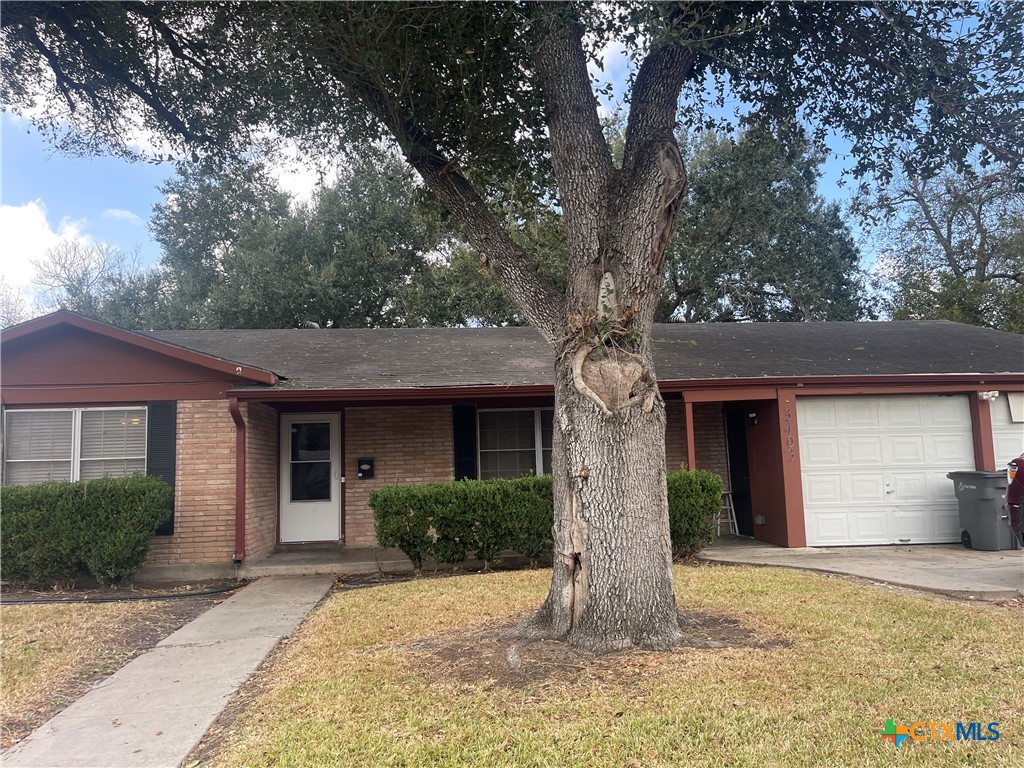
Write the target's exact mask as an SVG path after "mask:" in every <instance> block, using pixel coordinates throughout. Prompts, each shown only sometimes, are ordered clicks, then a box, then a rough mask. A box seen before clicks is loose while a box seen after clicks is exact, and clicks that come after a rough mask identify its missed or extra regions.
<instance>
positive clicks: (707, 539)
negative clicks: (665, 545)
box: [668, 469, 725, 557]
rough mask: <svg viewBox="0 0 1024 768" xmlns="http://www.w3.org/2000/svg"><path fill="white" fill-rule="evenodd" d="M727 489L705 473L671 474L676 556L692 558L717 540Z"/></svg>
mask: <svg viewBox="0 0 1024 768" xmlns="http://www.w3.org/2000/svg"><path fill="white" fill-rule="evenodd" d="M724 489H725V486H724V484H723V483H722V478H721V477H720V476H719V475H716V474H715V473H714V472H708V471H707V470H704V469H698V470H695V471H693V472H686V471H683V472H669V473H668V527H669V532H670V534H671V536H672V554H673V555H675V556H676V557H689V556H690V555H692V554H694V553H695V552H697V551H699V550H701V549H703V548H704V547H706V546H707V545H708V544H710V543H711V542H713V541H714V540H715V537H716V536H717V535H718V514H719V513H720V512H721V511H722V491H723V490H724Z"/></svg>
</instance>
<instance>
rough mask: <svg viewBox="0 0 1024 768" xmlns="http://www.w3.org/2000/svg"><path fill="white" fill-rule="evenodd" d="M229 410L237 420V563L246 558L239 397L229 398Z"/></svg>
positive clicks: (243, 421)
mask: <svg viewBox="0 0 1024 768" xmlns="http://www.w3.org/2000/svg"><path fill="white" fill-rule="evenodd" d="M228 410H229V411H230V412H231V418H232V419H234V422H235V556H234V561H235V564H236V565H237V564H238V563H241V562H242V561H243V560H245V420H244V419H243V418H242V412H241V410H240V409H239V407H238V398H237V397H232V398H230V399H229V400H228Z"/></svg>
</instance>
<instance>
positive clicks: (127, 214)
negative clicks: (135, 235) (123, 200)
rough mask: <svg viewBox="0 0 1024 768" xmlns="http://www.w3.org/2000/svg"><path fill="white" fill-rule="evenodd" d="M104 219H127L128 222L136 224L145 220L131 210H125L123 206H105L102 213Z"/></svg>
mask: <svg viewBox="0 0 1024 768" xmlns="http://www.w3.org/2000/svg"><path fill="white" fill-rule="evenodd" d="M102 216H103V218H105V219H117V220H119V221H127V222H128V223H129V224H135V225H136V226H142V225H143V224H145V222H144V221H143V220H142V217H141V216H139V214H137V213H133V212H132V211H126V210H124V209H123V208H107V210H105V211H104V212H103V214H102Z"/></svg>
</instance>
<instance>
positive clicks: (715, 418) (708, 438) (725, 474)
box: [665, 400, 729, 488]
mask: <svg viewBox="0 0 1024 768" xmlns="http://www.w3.org/2000/svg"><path fill="white" fill-rule="evenodd" d="M665 411H666V416H667V420H668V423H667V424H666V426H665V464H666V465H667V466H668V471H669V472H675V471H677V470H678V469H679V467H680V466H684V465H685V464H686V405H685V403H683V401H682V400H666V401H665ZM693 443H694V450H695V452H696V460H697V466H696V467H695V468H696V469H709V470H711V471H712V472H714V473H716V474H718V475H721V476H722V480H723V481H724V482H725V485H726V487H727V488H728V487H729V451H728V448H727V446H726V442H725V419H724V415H723V412H722V404H721V403H694V405H693Z"/></svg>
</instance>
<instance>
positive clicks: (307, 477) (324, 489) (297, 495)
mask: <svg viewBox="0 0 1024 768" xmlns="http://www.w3.org/2000/svg"><path fill="white" fill-rule="evenodd" d="M291 473H292V483H291V486H292V499H291V500H292V501H329V500H330V498H331V425H330V422H326V421H323V422H320V421H314V422H303V423H300V424H293V425H292V446H291Z"/></svg>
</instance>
